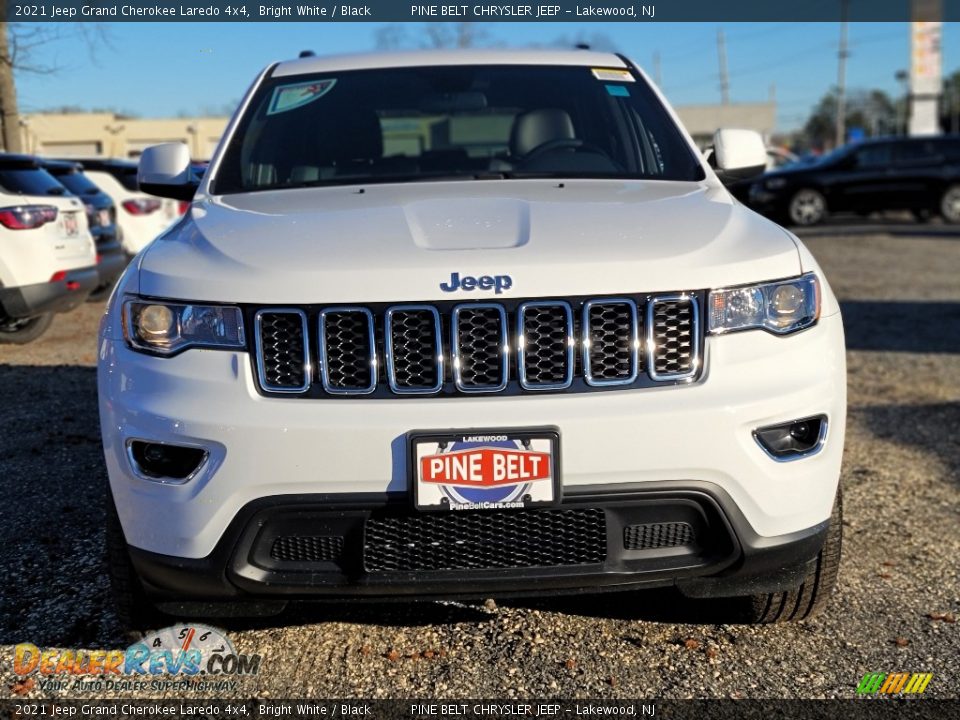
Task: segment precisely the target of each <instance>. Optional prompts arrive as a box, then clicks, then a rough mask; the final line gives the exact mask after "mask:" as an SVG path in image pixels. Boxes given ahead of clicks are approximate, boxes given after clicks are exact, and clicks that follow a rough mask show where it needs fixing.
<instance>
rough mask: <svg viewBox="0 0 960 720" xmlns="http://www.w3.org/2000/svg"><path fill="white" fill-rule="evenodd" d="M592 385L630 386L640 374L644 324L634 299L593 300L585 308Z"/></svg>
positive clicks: (587, 375) (587, 371)
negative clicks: (641, 340) (642, 327)
mask: <svg viewBox="0 0 960 720" xmlns="http://www.w3.org/2000/svg"><path fill="white" fill-rule="evenodd" d="M583 327H584V333H585V335H586V339H587V340H588V342H585V343H584V352H583V365H584V371H583V372H584V377H585V379H586V381H587V384H588V385H595V386H604V385H627V384H629V383H632V382H634V381H635V380H636V379H637V375H638V374H639V372H640V324H639V319H638V314H637V305H636V303H635V302H633V301H632V300H622V299H610V300H591V301H589V302H587V303H586V304H585V305H584V307H583Z"/></svg>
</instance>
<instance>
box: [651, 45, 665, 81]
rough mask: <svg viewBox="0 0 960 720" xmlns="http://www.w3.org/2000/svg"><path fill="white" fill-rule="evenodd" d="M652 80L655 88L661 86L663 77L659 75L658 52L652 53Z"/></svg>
mask: <svg viewBox="0 0 960 720" xmlns="http://www.w3.org/2000/svg"><path fill="white" fill-rule="evenodd" d="M653 80H654V82H655V83H657V87H661V86H662V85H663V77H662V76H661V75H660V51H659V50H654V51H653Z"/></svg>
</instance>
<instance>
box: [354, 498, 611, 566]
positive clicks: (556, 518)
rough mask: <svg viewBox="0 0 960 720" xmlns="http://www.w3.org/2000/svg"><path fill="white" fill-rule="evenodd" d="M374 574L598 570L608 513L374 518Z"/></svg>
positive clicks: (368, 550) (370, 560)
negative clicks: (569, 567)
mask: <svg viewBox="0 0 960 720" xmlns="http://www.w3.org/2000/svg"><path fill="white" fill-rule="evenodd" d="M363 557H364V567H365V568H366V569H367V571H369V572H407V571H418V570H482V569H485V568H493V569H496V568H524V567H557V566H563V565H593V564H598V563H603V562H604V561H605V560H606V557H607V523H606V516H605V514H604V512H603V510H601V509H599V508H582V509H571V510H513V511H510V510H504V511H499V510H495V511H490V512H482V511H478V512H451V513H427V514H423V515H414V516H408V517H385V518H371V519H370V520H368V521H367V523H366V537H365V541H364V548H363Z"/></svg>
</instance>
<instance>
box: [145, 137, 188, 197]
mask: <svg viewBox="0 0 960 720" xmlns="http://www.w3.org/2000/svg"><path fill="white" fill-rule="evenodd" d="M137 183H138V184H139V185H140V189H141V190H142V191H143V192H145V193H148V194H150V195H157V196H159V197H165V198H173V199H174V200H192V199H193V195H194V193H196V191H197V186H198V184H199V183H198V182H197V179H196V178H195V177H194V174H193V170H192V169H191V167H190V150H189V148H187V146H186V145H185V144H184V143H163V144H162V145H153V146H151V147H148V148H147V149H146V150H144V151H143V154H142V155H141V156H140V166H139V167H138V168H137Z"/></svg>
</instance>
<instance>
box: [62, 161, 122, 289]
mask: <svg viewBox="0 0 960 720" xmlns="http://www.w3.org/2000/svg"><path fill="white" fill-rule="evenodd" d="M43 167H44V168H45V169H46V171H47V172H48V173H50V174H51V175H53V176H54V177H55V178H56V179H57V180H58V181H59V182H60V184H61V185H63V186H64V187H65V188H67V190H69V191H70V192H71V193H73V194H74V195H76V196H77V197H78V198H80V200H82V201H83V204H84V207H85V208H86V210H87V221H88V223H89V224H90V234H91V235H93V240H94V242H95V243H96V245H97V275H98V276H99V285H98V286H97V289H96V290H94V291H93V293H92V294H91V295H90V299H91V300H99V299H102V298H103V297H104V296H105V295H107V294H108V293H109V292H110V290H111V289H112V288H113V283H114V282H115V281H116V279H117V278H118V277H120V273H122V272H123V269H124V268H125V267H126V266H127V256H126V254H125V253H124V252H123V247H122V246H121V244H120V238H119V237H118V236H117V208H116V206H115V205H114V204H113V200H111V199H110V196H109V195H107V194H106V193H105V192H103V191H102V190H101V189H100V188H98V187H97V186H96V185H95V184H94V183H93V181H92V180H90V178H88V177H87V176H86V175H85V174H84V172H83V166H82V165H81V164H80V163H78V162H71V161H69V160H44V161H43Z"/></svg>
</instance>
